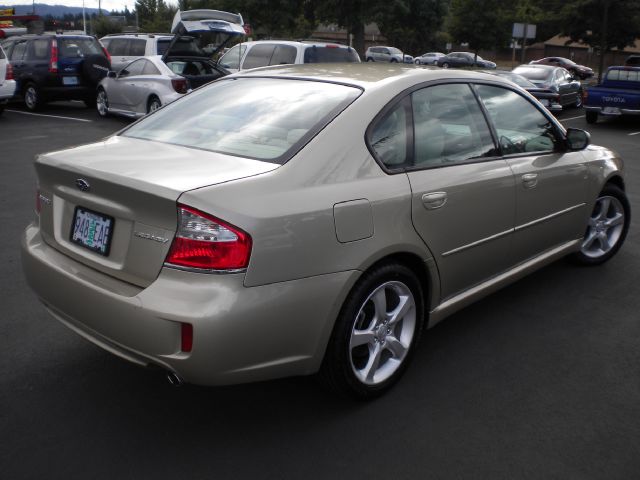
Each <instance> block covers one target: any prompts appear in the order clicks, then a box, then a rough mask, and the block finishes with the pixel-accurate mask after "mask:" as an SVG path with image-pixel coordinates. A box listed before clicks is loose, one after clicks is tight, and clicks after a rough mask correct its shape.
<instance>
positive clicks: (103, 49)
mask: <svg viewBox="0 0 640 480" xmlns="http://www.w3.org/2000/svg"><path fill="white" fill-rule="evenodd" d="M102 51H103V52H104V56H105V57H107V60H108V61H109V66H111V55H109V51H108V50H107V49H106V48H104V47H102Z"/></svg>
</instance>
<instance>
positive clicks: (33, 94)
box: [24, 85, 38, 110]
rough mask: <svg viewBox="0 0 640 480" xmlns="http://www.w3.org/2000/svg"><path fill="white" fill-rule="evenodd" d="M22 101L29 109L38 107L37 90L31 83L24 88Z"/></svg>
mask: <svg viewBox="0 0 640 480" xmlns="http://www.w3.org/2000/svg"><path fill="white" fill-rule="evenodd" d="M24 103H25V104H26V105H27V108H28V109H29V110H35V109H36V108H37V107H38V91H37V90H36V87H34V86H33V85H29V86H28V87H27V89H26V90H25V92H24Z"/></svg>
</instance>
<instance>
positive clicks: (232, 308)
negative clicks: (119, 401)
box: [22, 64, 630, 398]
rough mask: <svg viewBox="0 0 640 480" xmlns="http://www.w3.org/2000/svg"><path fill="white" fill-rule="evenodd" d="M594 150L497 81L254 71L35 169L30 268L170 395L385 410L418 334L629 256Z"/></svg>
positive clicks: (68, 312)
mask: <svg viewBox="0 0 640 480" xmlns="http://www.w3.org/2000/svg"><path fill="white" fill-rule="evenodd" d="M589 143H590V142H589V135H588V134H587V133H586V132H584V131H582V130H577V129H565V128H564V127H563V126H562V125H561V124H560V123H558V122H557V121H556V119H555V118H554V117H553V116H552V115H551V114H550V113H549V112H548V111H547V110H545V109H544V108H543V107H542V106H541V105H540V104H539V103H538V102H537V101H536V100H535V99H534V98H533V97H532V96H531V95H529V94H528V93H527V92H526V91H524V90H522V89H520V88H519V87H517V86H516V85H515V84H513V83H511V82H509V81H506V80H503V79H501V78H499V77H496V76H494V75H488V74H483V73H478V72H469V71H456V70H440V69H437V70H436V69H433V70H429V69H416V68H410V67H404V66H402V65H398V66H397V67H395V68H394V67H389V66H386V67H385V68H379V67H378V66H377V65H375V64H343V65H340V66H337V65H306V66H304V65H298V66H284V67H273V68H266V69H257V70H252V71H248V72H244V73H239V74H235V75H230V76H227V77H224V78H223V79H220V80H218V81H216V82H214V83H212V84H210V85H207V86H205V87H202V88H200V89H198V90H196V91H194V92H192V93H191V94H189V95H187V96H185V97H183V98H181V99H179V100H177V101H175V102H173V103H171V104H169V105H167V106H166V107H164V108H163V109H161V110H157V111H156V112H154V113H152V114H150V115H149V116H147V117H145V118H143V119H142V120H140V121H138V122H137V123H135V124H133V125H131V126H129V127H128V128H126V129H125V130H123V131H121V132H118V133H117V134H115V135H113V136H111V137H110V138H107V139H105V140H104V141H101V142H98V143H94V144H91V145H85V146H80V147H76V148H72V149H68V150H62V151H56V152H51V153H48V154H45V155H41V156H39V157H38V158H37V159H36V163H35V167H36V172H37V178H38V182H39V183H38V187H37V188H38V192H37V195H36V199H37V204H36V213H37V215H36V218H35V221H34V222H33V223H32V224H31V225H29V226H28V227H27V229H26V232H25V234H24V238H23V245H22V253H23V265H24V269H25V273H26V277H27V279H28V282H29V284H30V285H31V287H32V288H33V290H34V291H35V293H36V295H37V296H38V297H39V298H40V300H41V301H42V302H43V304H44V305H45V307H46V309H47V310H48V311H49V313H50V314H51V315H52V316H53V317H54V318H56V319H58V320H59V321H61V322H62V323H63V324H65V325H66V326H68V327H69V328H70V329H72V330H73V331H75V332H77V333H78V334H80V335H82V336H84V337H85V338H87V339H89V340H90V341H92V342H94V343H96V344H98V345H100V346H101V347H103V348H105V349H106V350H108V351H110V352H112V353H114V354H116V355H119V356H121V357H124V358H125V359H128V360H130V361H131V362H135V363H137V364H141V365H155V366H159V367H161V368H163V369H164V370H166V371H167V372H168V375H169V377H170V378H171V379H172V380H173V381H174V382H182V381H184V382H190V383H195V384H204V385H221V384H232V383H239V382H251V381H258V380H266V379H273V378H277V377H283V376H291V375H308V374H315V373H319V377H320V378H321V379H324V381H325V382H326V383H327V384H329V385H331V386H332V387H334V388H336V389H337V390H338V391H342V392H347V393H349V394H351V395H354V396H356V397H360V398H371V397H374V396H376V395H379V394H381V393H382V392H384V391H385V390H387V389H388V388H389V387H391V386H392V385H393V384H394V382H396V381H397V380H398V378H399V377H400V376H401V375H402V373H403V372H404V371H405V369H406V367H407V366H408V364H409V362H410V360H411V357H412V355H413V353H414V351H415V350H416V348H417V344H418V339H419V337H420V333H421V331H422V330H423V329H424V328H429V327H432V326H433V325H435V324H437V323H438V322H439V321H440V320H442V319H443V318H445V317H446V316H447V315H450V314H451V313H452V312H455V311H456V310H458V309H460V308H462V307H464V306H465V305H468V304H469V303H470V302H472V301H474V300H476V299H478V298H481V297H483V296H485V295H487V294H489V293H491V292H493V291H495V290H496V289H498V288H500V287H502V286H504V285H506V284H508V283H510V282H512V281H514V280H516V279H518V278H520V277H522V276H523V275H525V274H527V273H529V272H532V271H534V270H535V269H537V268H539V267H541V266H543V265H545V264H548V263H549V262H552V261H554V260H557V259H560V258H562V257H565V256H570V257H571V258H572V259H573V260H574V261H575V262H578V263H581V264H586V265H598V264H601V263H603V262H605V261H607V260H609V259H610V258H611V257H613V256H614V255H615V254H616V252H617V251H618V250H619V248H620V247H621V245H622V243H623V242H624V239H625V235H626V233H627V229H628V226H629V219H630V211H629V202H628V201H627V197H626V195H625V183H624V177H623V168H622V161H621V160H620V159H619V158H618V156H617V155H616V154H615V153H614V152H612V151H611V150H608V149H607V148H603V147H598V146H595V145H590V144H589ZM421 366H422V367H424V366H423V365H421Z"/></svg>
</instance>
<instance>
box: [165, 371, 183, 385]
mask: <svg viewBox="0 0 640 480" xmlns="http://www.w3.org/2000/svg"><path fill="white" fill-rule="evenodd" d="M167 381H168V382H169V385H171V386H172V387H181V386H182V385H183V384H184V381H183V380H182V378H180V375H178V374H177V373H175V372H167Z"/></svg>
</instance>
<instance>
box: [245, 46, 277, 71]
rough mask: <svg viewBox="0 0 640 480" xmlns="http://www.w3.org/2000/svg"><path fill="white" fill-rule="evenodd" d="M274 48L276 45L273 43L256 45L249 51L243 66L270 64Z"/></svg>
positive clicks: (253, 66)
mask: <svg viewBox="0 0 640 480" xmlns="http://www.w3.org/2000/svg"><path fill="white" fill-rule="evenodd" d="M274 49H275V45H273V44H262V45H254V46H253V47H252V48H251V50H249V53H247V56H246V58H245V59H244V63H243V64H242V68H258V67H264V66H267V65H269V62H270V60H271V55H273V50H274Z"/></svg>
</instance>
